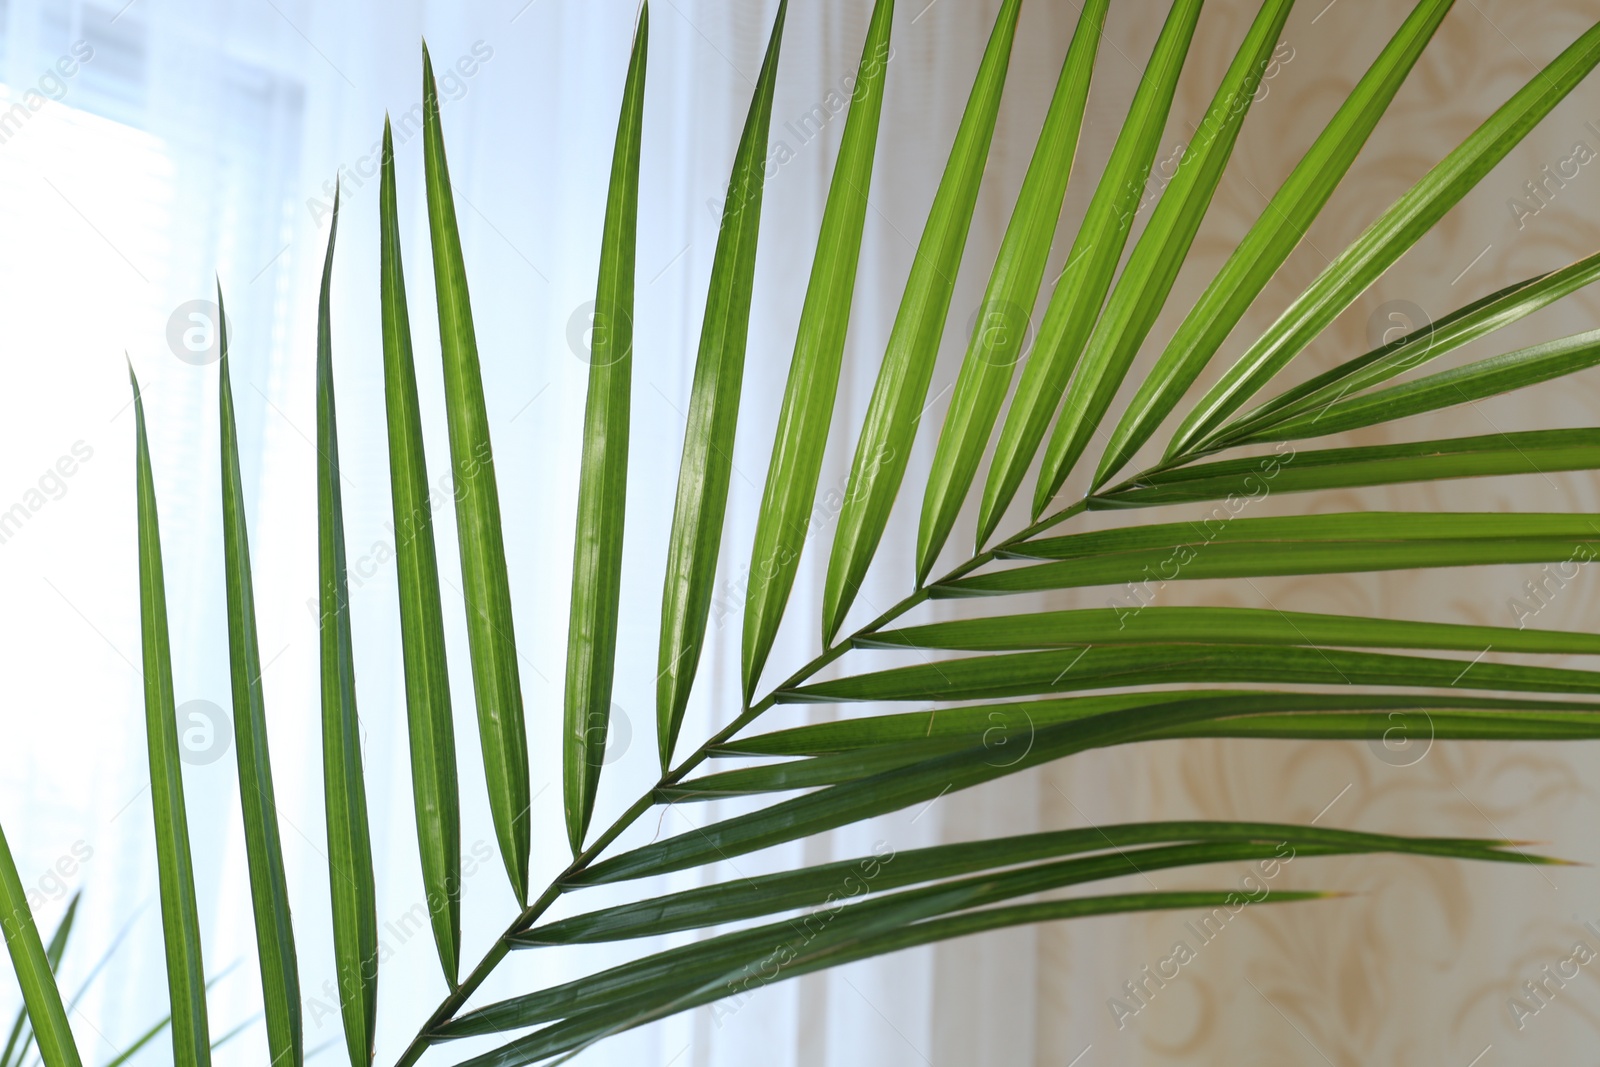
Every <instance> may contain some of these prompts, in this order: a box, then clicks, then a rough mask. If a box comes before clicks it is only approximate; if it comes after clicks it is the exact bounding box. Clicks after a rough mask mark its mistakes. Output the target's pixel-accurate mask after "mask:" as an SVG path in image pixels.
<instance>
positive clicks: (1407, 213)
mask: <svg viewBox="0 0 1600 1067" xmlns="http://www.w3.org/2000/svg"><path fill="white" fill-rule="evenodd" d="M1596 63H1600V23H1596V24H1595V25H1594V26H1592V27H1590V29H1589V31H1588V32H1587V33H1585V34H1584V35H1583V36H1582V37H1579V38H1578V39H1577V40H1576V41H1574V42H1573V43H1572V44H1571V45H1570V46H1568V47H1567V49H1566V50H1565V51H1564V52H1562V53H1561V55H1559V56H1557V57H1556V58H1555V59H1554V60H1552V61H1551V62H1550V63H1549V64H1548V65H1547V66H1546V67H1545V68H1544V69H1543V70H1541V71H1540V72H1539V73H1538V74H1536V75H1535V76H1534V77H1533V78H1532V79H1530V80H1529V81H1528V83H1527V85H1525V86H1523V87H1522V89H1521V90H1520V91H1519V92H1518V93H1517V94H1516V95H1515V96H1513V97H1512V98H1511V99H1510V100H1508V101H1506V103H1505V104H1504V106H1502V107H1501V108H1500V110H1498V111H1496V112H1495V113H1494V114H1493V115H1491V116H1490V117H1489V118H1488V119H1486V120H1484V123H1483V125H1481V126H1479V127H1478V128H1477V130H1475V131H1473V134H1472V136H1470V137H1468V138H1467V139H1466V140H1465V141H1463V142H1462V143H1461V145H1460V146H1459V147H1457V148H1456V149H1455V151H1453V152H1451V153H1450V154H1449V155H1447V156H1445V158H1444V159H1442V160H1440V162H1439V164H1438V165H1437V166H1436V167H1434V168H1433V169H1432V170H1431V171H1429V172H1428V173H1427V174H1425V175H1423V177H1422V179H1421V180H1420V181H1418V182H1417V184H1416V185H1413V186H1412V187H1411V188H1410V189H1409V190H1408V191H1407V192H1406V193H1405V195H1404V196H1402V197H1400V199H1399V200H1396V201H1395V202H1394V204H1393V205H1392V206H1391V207H1390V208H1389V209H1388V210H1387V211H1385V212H1384V213H1383V214H1382V215H1380V216H1379V217H1378V218H1377V219H1376V220H1375V221H1374V222H1373V223H1372V225H1371V226H1369V227H1367V229H1366V232H1365V233H1363V234H1362V235H1361V236H1360V237H1357V238H1356V239H1355V241H1354V242H1352V243H1351V245H1350V247H1349V248H1347V249H1345V251H1344V252H1342V253H1340V254H1339V255H1338V256H1336V257H1335V258H1334V260H1333V262H1332V263H1329V264H1328V265H1327V267H1325V268H1324V269H1323V271H1322V273H1321V274H1320V275H1318V277H1317V280H1316V281H1314V282H1312V283H1311V285H1310V287H1309V288H1307V289H1306V291H1305V292H1304V293H1303V294H1301V296H1300V297H1299V299H1297V300H1296V301H1295V302H1294V303H1293V304H1291V305H1289V307H1288V309H1287V310H1285V311H1284V313H1283V314H1282V315H1280V316H1279V317H1278V321H1277V322H1275V323H1273V325H1272V328H1271V329H1269V330H1268V331H1267V332H1266V333H1265V334H1263V335H1262V336H1261V339H1260V340H1258V341H1257V342H1256V343H1255V344H1254V345H1252V346H1251V348H1250V350H1249V351H1248V352H1246V353H1245V354H1244V355H1242V356H1240V357H1239V360H1238V362H1236V363H1235V364H1234V365H1233V366H1232V367H1230V368H1228V372H1227V373H1226V374H1224V375H1223V376H1222V380H1221V381H1219V382H1218V383H1217V384H1216V385H1214V386H1212V388H1211V391H1210V392H1208V393H1207V394H1206V395H1205V396H1204V397H1203V398H1202V399H1201V400H1200V402H1199V403H1198V404H1196V405H1195V406H1194V408H1193V409H1192V410H1191V411H1190V413H1189V414H1188V415H1187V416H1186V417H1185V418H1184V420H1183V424H1182V425H1181V426H1180V427H1179V428H1178V432H1177V433H1176V434H1175V435H1174V436H1173V439H1172V444H1171V445H1170V446H1169V447H1168V454H1169V455H1173V454H1178V453H1181V452H1184V451H1185V450H1187V448H1188V446H1189V445H1190V444H1192V443H1194V442H1196V441H1198V440H1199V439H1201V438H1203V437H1204V436H1205V435H1206V433H1208V432H1209V431H1210V430H1211V429H1213V428H1215V427H1216V426H1217V425H1218V424H1219V423H1220V422H1221V420H1222V419H1224V418H1226V417H1227V416H1228V415H1230V414H1232V413H1233V412H1234V411H1237V410H1238V409H1239V407H1240V406H1241V405H1242V404H1244V402H1245V401H1247V400H1248V399H1249V398H1250V397H1252V396H1254V395H1255V393H1256V392H1257V391H1258V390H1260V388H1261V387H1262V386H1263V385H1265V384H1266V383H1267V382H1268V381H1269V380H1270V379H1271V378H1272V377H1273V376H1274V375H1276V374H1277V373H1278V372H1279V371H1280V370H1282V369H1283V368H1284V367H1285V366H1287V365H1288V363H1289V361H1290V360H1292V359H1293V358H1294V357H1295V356H1296V355H1297V354H1298V353H1299V352H1300V351H1301V350H1302V349H1304V348H1305V346H1306V345H1308V344H1310V343H1311V341H1312V339H1313V338H1315V337H1316V336H1317V335H1318V334H1320V333H1321V332H1322V331H1323V330H1324V329H1325V328H1326V327H1327V326H1328V324H1329V323H1331V322H1332V321H1333V320H1334V319H1335V318H1336V317H1337V316H1338V314H1339V312H1341V311H1343V310H1344V309H1345V308H1346V307H1349V306H1350V304H1351V302H1353V301H1354V300H1355V298H1356V297H1358V296H1360V295H1361V294H1362V293H1363V292H1365V291H1366V289H1367V287H1368V286H1369V285H1371V284H1372V283H1373V282H1374V281H1376V280H1377V279H1378V277H1379V276H1380V275H1381V274H1383V272H1384V271H1386V270H1388V269H1389V268H1390V267H1391V266H1393V265H1394V262H1395V260H1397V259H1399V258H1400V257H1401V256H1402V255H1403V254H1404V253H1405V252H1406V250H1407V249H1409V248H1410V247H1411V246H1412V245H1413V244H1415V243H1416V242H1417V240H1418V238H1420V237H1421V236H1422V235H1423V234H1425V233H1427V232H1428V231H1429V230H1430V229H1432V228H1433V224H1434V223H1436V222H1438V221H1439V219H1441V218H1443V217H1444V214H1445V212H1447V211H1449V210H1450V209H1451V208H1452V207H1454V206H1455V205H1456V204H1457V203H1459V202H1460V200H1461V198H1462V197H1463V196H1466V195H1467V193H1468V192H1469V191H1471V190H1472V188H1473V187H1474V186H1475V185H1477V184H1478V182H1479V181H1480V180H1481V179H1482V178H1483V176H1484V175H1485V174H1488V173H1489V171H1490V170H1491V169H1493V168H1494V165H1495V164H1496V163H1498V162H1500V160H1502V159H1504V158H1505V157H1506V154H1507V153H1508V152H1510V151H1511V150H1512V149H1513V148H1515V147H1516V146H1517V145H1518V144H1520V143H1521V142H1522V139H1523V138H1524V137H1526V136H1527V135H1528V133H1529V131H1531V130H1532V129H1533V128H1534V126H1536V125H1538V123H1539V120H1541V119H1542V118H1544V117H1545V116H1546V115H1548V114H1549V113H1550V110H1551V109H1552V108H1554V107H1555V106H1556V105H1557V104H1559V103H1560V102H1561V101H1562V100H1565V99H1566V97H1567V94H1568V93H1570V92H1571V91H1572V90H1573V89H1574V88H1575V87H1576V86H1577V84H1578V83H1579V82H1580V81H1582V80H1583V79H1584V78H1585V77H1587V76H1588V74H1589V72H1590V71H1591V70H1593V69H1594V66H1595V64H1596Z"/></svg>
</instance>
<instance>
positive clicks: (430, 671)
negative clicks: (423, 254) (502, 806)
mask: <svg viewBox="0 0 1600 1067" xmlns="http://www.w3.org/2000/svg"><path fill="white" fill-rule="evenodd" d="M381 166H382V174H381V177H380V180H379V185H378V228H379V231H380V239H379V286H378V289H379V299H380V302H381V304H382V312H383V397H384V412H385V418H386V421H387V425H388V431H389V493H390V499H391V501H392V503H393V511H394V529H395V531H396V532H397V533H398V536H397V537H396V538H395V541H396V544H395V571H396V579H397V581H396V585H397V588H398V591H399V597H400V651H401V658H402V660H403V662H404V665H405V679H406V734H407V737H408V739H409V741H410V748H411V792H412V800H413V805H414V808H415V811H416V819H417V852H418V856H419V858H420V859H421V863H422V885H423V889H424V891H425V893H426V897H427V900H428V919H429V922H430V924H431V926H432V928H433V941H434V945H435V947H437V949H438V951H439V965H440V966H441V967H442V968H444V977H445V981H446V982H448V983H449V984H450V987H451V988H452V989H454V988H455V985H456V976H457V973H458V971H459V967H460V959H461V797H460V787H459V784H458V781H457V775H456V740H455V720H454V718H453V716H452V713H451V708H450V667H449V661H448V659H447V657H446V655H445V645H444V608H443V604H442V601H441V598H440V593H439V560H438V555H437V553H436V551H435V548H434V540H433V501H432V499H431V495H430V492H429V488H428V484H429V483H428V459H427V455H426V453H425V451H424V449H423V443H422V410H421V406H420V403H419V400H418V396H417V369H416V364H415V362H414V361H413V359H412V355H411V318H410V313H409V312H408V311H407V309H406V282H405V264H404V262H403V261H402V259H401V254H400V217H399V209H398V208H397V206H396V189H395V172H394V134H393V132H392V131H391V129H390V126H389V119H388V116H385V117H384V120H383V160H382V164H381Z"/></svg>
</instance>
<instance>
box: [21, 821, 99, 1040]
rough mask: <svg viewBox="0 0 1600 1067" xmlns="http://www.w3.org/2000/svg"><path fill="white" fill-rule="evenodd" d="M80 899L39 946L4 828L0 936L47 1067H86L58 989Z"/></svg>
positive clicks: (25, 892) (36, 931)
mask: <svg viewBox="0 0 1600 1067" xmlns="http://www.w3.org/2000/svg"><path fill="white" fill-rule="evenodd" d="M77 910H78V898H77V897H76V896H74V897H73V898H72V903H71V904H70V905H68V906H67V914H66V916H65V917H64V918H63V919H62V920H61V925H60V927H58V928H57V930H56V933H55V935H54V936H52V937H51V939H50V948H49V949H46V948H45V946H44V943H43V942H42V941H40V940H39V930H38V928H37V927H36V926H34V924H33V912H32V911H31V910H30V909H29V908H28V893H27V890H26V889H24V888H23V886H22V878H21V877H20V876H19V875H18V874H17V863H16V860H15V859H14V858H13V857H12V855H11V845H10V844H9V843H7V841H6V834H5V830H4V828H0V932H3V933H4V934H5V941H6V948H7V949H8V950H9V951H10V954H11V966H12V967H13V968H14V969H15V971H16V974H17V984H18V985H20V986H21V987H22V1002H23V1008H24V1011H25V1013H26V1017H27V1019H28V1021H30V1022H31V1023H32V1024H33V1036H34V1037H36V1038H37V1039H38V1042H39V1054H40V1055H41V1056H42V1057H43V1058H44V1062H45V1067H81V1064H82V1062H83V1061H82V1060H81V1059H79V1057H78V1045H77V1042H76V1041H74V1040H73V1037H72V1027H71V1026H69V1025H68V1023H67V1011H66V1008H65V1007H63V1006H62V1003H61V991H60V990H59V989H57V988H56V978H55V969H56V967H57V965H59V964H60V962H61V953H62V952H63V951H64V950H65V948H66V940H67V936H68V934H69V933H70V932H71V930H72V919H73V916H74V915H76V914H77ZM22 1023H23V1017H22V1016H18V1017H17V1021H16V1024H15V1025H14V1026H13V1027H12V1028H11V1037H10V1038H9V1040H7V1042H6V1047H5V1054H4V1056H3V1057H0V1063H4V1062H8V1061H9V1060H10V1059H11V1050H12V1048H13V1047H14V1046H15V1045H16V1043H17V1038H18V1036H19V1035H20V1034H21V1033H22ZM26 1054H27V1049H26V1046H24V1048H23V1051H22V1052H21V1053H19V1054H18V1059H19V1060H20V1059H21V1057H22V1056H24V1055H26Z"/></svg>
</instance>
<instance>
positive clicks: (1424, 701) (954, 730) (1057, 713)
mask: <svg viewBox="0 0 1600 1067" xmlns="http://www.w3.org/2000/svg"><path fill="white" fill-rule="evenodd" d="M1195 700H1205V701H1210V702H1211V703H1212V704H1213V705H1214V706H1215V707H1216V708H1217V709H1218V713H1217V714H1216V715H1214V716H1212V717H1211V718H1208V719H1205V720H1203V721H1201V722H1198V723H1193V724H1187V725H1183V726H1176V727H1164V726H1163V727H1157V728H1154V729H1153V731H1152V732H1150V733H1148V734H1145V735H1141V738H1140V739H1143V738H1144V737H1147V736H1148V737H1155V736H1162V737H1169V736H1178V735H1179V734H1182V736H1185V737H1189V736H1195V737H1198V736H1208V737H1209V736H1214V735H1213V734H1212V733H1208V732H1207V731H1214V730H1223V729H1224V728H1226V729H1227V730H1230V731H1231V730H1232V729H1233V727H1234V726H1235V725H1237V724H1248V723H1250V722H1254V721H1257V720H1258V719H1260V720H1262V721H1265V720H1268V719H1273V720H1288V719H1297V720H1305V721H1310V720H1312V719H1316V720H1318V721H1321V720H1323V719H1330V717H1337V716H1338V715H1348V716H1349V717H1350V719H1351V720H1352V721H1356V722H1362V721H1364V722H1367V723H1369V724H1370V723H1371V722H1373V721H1375V720H1385V725H1383V726H1380V727H1378V728H1377V729H1376V730H1374V731H1372V732H1371V733H1369V734H1360V735H1358V736H1363V737H1366V736H1381V734H1382V733H1383V731H1384V730H1385V729H1387V728H1388V720H1389V717H1390V716H1391V715H1393V716H1394V717H1406V716H1414V715H1425V716H1427V717H1428V718H1429V719H1432V720H1433V721H1442V720H1443V718H1445V717H1448V716H1468V715H1472V716H1480V717H1481V718H1480V720H1479V721H1492V720H1493V719H1494V717H1496V716H1498V717H1499V718H1500V719H1501V720H1503V721H1504V722H1507V723H1511V724H1517V723H1534V722H1537V723H1540V724H1546V723H1551V722H1563V721H1564V722H1570V723H1573V724H1575V725H1576V726H1578V727H1583V728H1587V727H1586V726H1585V724H1588V723H1593V722H1596V721H1600V718H1597V715H1600V702H1585V701H1570V700H1567V701H1554V700H1521V699H1507V698H1504V697H1467V696H1454V695H1452V696H1449V697H1440V696H1431V695H1428V694H1418V693H1360V692H1351V691H1349V689H1348V688H1345V689H1338V690H1334V691H1331V692H1328V693H1298V692H1270V691H1262V690H1259V689H1237V690H1225V689H1204V690H1202V689H1189V690H1184V691H1181V692H1171V691H1162V692H1112V693H1097V694H1094V695H1091V696H1071V697H1052V698H1048V699H1044V700H1023V701H1013V702H1007V703H999V704H971V705H965V706H963V707H959V708H943V707H941V708H932V709H930V710H927V711H908V712H898V713H895V714H892V715H871V716H867V717H864V718H852V719H840V720H836V721H833V722H824V723H814V724H812V725H810V726H797V727H793V728H791V729H787V730H776V731H773V732H772V733H767V734H758V735H756V736H754V737H748V738H743V739H741V740H737V741H730V742H727V743H726V744H723V745H721V746H719V747H718V748H717V749H716V750H715V751H714V752H713V753H712V754H713V755H715V756H831V755H838V754H849V753H854V752H859V751H862V750H867V749H905V748H907V747H909V746H911V745H913V744H923V743H926V744H930V745H939V744H944V743H947V742H949V743H960V744H964V745H967V746H972V745H978V744H984V745H987V746H988V748H989V749H990V752H991V758H992V759H994V760H995V761H996V762H997V763H1004V762H1005V761H1006V759H1009V758H1011V756H1012V754H1013V753H1015V752H1016V751H1017V750H1019V749H1026V748H1027V747H1028V745H1029V742H1030V741H1031V739H1032V738H1033V736H1034V734H1035V733H1036V732H1037V731H1039V730H1043V729H1046V728H1048V727H1051V726H1057V725H1060V724H1061V723H1065V722H1072V721H1075V720H1079V719H1086V718H1090V717H1092V716H1095V715H1103V714H1106V713H1107V712H1115V711H1126V710H1129V709H1141V708H1151V709H1155V708H1160V707H1162V706H1165V705H1177V704H1184V703H1188V702H1191V701H1195ZM1219 722H1222V723H1225V724H1226V727H1224V726H1219V725H1218V723H1219ZM1241 728H1244V727H1241ZM1228 736H1233V735H1232V733H1229V734H1228ZM1008 746H1010V747H1008Z"/></svg>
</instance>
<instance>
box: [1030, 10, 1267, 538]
mask: <svg viewBox="0 0 1600 1067" xmlns="http://www.w3.org/2000/svg"><path fill="white" fill-rule="evenodd" d="M1293 7H1294V0H1266V2H1265V3H1263V4H1262V5H1261V10H1260V12H1259V13H1257V15H1256V19H1255V22H1254V23H1253V24H1252V25H1251V27H1250V32H1249V33H1247V34H1246V35H1245V39H1244V42H1243V43H1242V44H1241V45H1240V46H1239V51H1238V52H1237V53H1236V54H1235V55H1234V58H1233V64H1232V65H1231V66H1230V67H1229V68H1228V71H1227V73H1226V74H1224V75H1223V78H1222V84H1221V85H1219V86H1218V87H1217V93H1216V96H1215V97H1214V98H1213V99H1212V101H1211V107H1210V108H1209V109H1208V110H1207V111H1206V115H1205V118H1204V119H1203V120H1202V121H1201V124H1200V126H1199V127H1198V129H1197V132H1196V137H1195V138H1194V141H1195V143H1194V144H1192V145H1190V146H1189V148H1188V149H1187V150H1186V151H1185V152H1184V155H1183V157H1182V159H1181V160H1180V161H1179V163H1178V172H1177V173H1176V174H1175V175H1173V177H1172V181H1171V182H1170V183H1169V184H1168V185H1167V188H1166V191H1165V192H1163V193H1162V194H1161V202H1160V203H1159V204H1157V205H1156V208H1155V212H1154V213H1153V214H1152V215H1151V217H1150V225H1149V226H1148V227H1146V229H1145V231H1144V233H1143V234H1142V235H1141V236H1140V238H1139V243H1138V244H1137V245H1135V246H1134V249H1133V254H1132V255H1131V256H1130V257H1129V259H1128V265H1127V267H1126V268H1124V269H1123V272H1122V277H1121V278H1120V279H1119V280H1118V282H1117V286H1116V288H1115V289H1114V290H1113V291H1112V293H1111V299H1110V301H1109V303H1107V305H1106V309H1105V314H1103V315H1102V316H1101V317H1100V321H1099V322H1098V323H1096V324H1095V328H1094V333H1093V334H1092V335H1091V336H1090V338H1089V344H1088V347H1087V348H1086V349H1085V351H1084V354H1083V361H1082V362H1081V363H1080V364H1079V366H1078V372H1077V374H1076V375H1074V376H1073V379H1072V384H1071V386H1070V387H1069V388H1068V390H1067V396H1066V400H1065V402H1064V404H1063V407H1062V411H1061V417H1060V419H1059V420H1058V421H1057V422H1056V428H1055V432H1054V433H1053V434H1052V435H1051V437H1050V444H1049V446H1048V447H1047V448H1046V449H1045V454H1044V462H1043V466H1042V467H1041V468H1040V471H1039V481H1038V483H1037V485H1036V486H1035V489H1034V495H1033V517H1034V518H1035V519H1037V518H1038V517H1039V516H1040V515H1042V514H1044V511H1045V509H1046V508H1047V507H1048V506H1049V504H1050V500H1051V498H1053V497H1054V496H1055V495H1056V492H1057V491H1058V490H1060V488H1061V483H1062V482H1064V481H1066V479H1067V475H1068V474H1070V473H1071V472H1072V469H1073V467H1074V466H1075V465H1076V464H1077V462H1078V459H1079V457H1081V456H1082V455H1083V451H1084V449H1085V448H1087V447H1088V444H1089V439H1090V437H1091V435H1093V434H1094V432H1095V431H1096V430H1097V429H1098V428H1099V426H1100V420H1101V419H1102V418H1104V417H1105V414H1106V411H1107V410H1108V409H1109V408H1110V407H1111V401H1112V398H1113V397H1115V396H1116V393H1117V389H1118V388H1119V387H1120V386H1121V385H1122V380H1123V379H1124V378H1125V377H1126V376H1127V374H1128V368H1129V367H1130V366H1131V365H1132V364H1133V359H1134V357H1135V356H1136V355H1138V353H1139V346H1140V345H1142V344H1143V343H1144V339H1145V336H1146V335H1147V334H1148V333H1149V332H1150V328H1151V327H1152V326H1153V325H1155V321H1156V316H1157V315H1158V314H1160V312H1161V308H1162V306H1163V305H1165V304H1166V301H1167V296H1168V294H1169V293H1171V291H1172V285H1173V283H1174V282H1175V281H1177V278H1178V270H1179V268H1180V267H1182V266H1183V262H1184V260H1185V259H1186V258H1187V257H1188V255H1189V247H1190V245H1191V244H1193V242H1194V238H1195V234H1196V233H1198V232H1199V230H1200V223H1201V220H1203V219H1204V218H1205V215H1206V209H1207V208H1208V207H1210V206H1211V198H1212V196H1213V195H1214V194H1215V193H1216V191H1217V183H1218V182H1220V181H1221V180H1222V173H1223V171H1224V170H1225V169H1226V168H1227V166H1228V159H1229V157H1231V156H1232V154H1233V146H1234V142H1235V141H1237V140H1238V137H1239V129H1240V127H1242V126H1243V125H1244V119H1245V115H1246V114H1248V113H1249V111H1250V103H1251V101H1252V100H1254V99H1255V95H1256V92H1257V91H1258V90H1259V88H1260V86H1261V81H1262V77H1263V75H1264V73H1265V72H1266V70H1267V68H1268V65H1269V62H1270V59H1271V57H1272V55H1273V54H1274V52H1275V50H1276V49H1277V47H1278V35H1279V34H1280V33H1281V32H1282V31H1283V24H1284V22H1285V21H1287V20H1288V18H1289V12H1290V10H1291V9H1292V8H1293Z"/></svg>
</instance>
